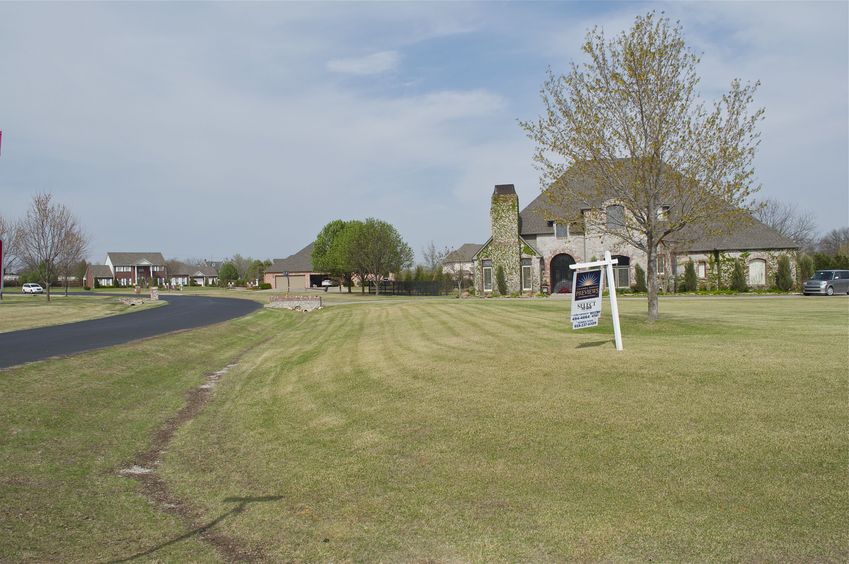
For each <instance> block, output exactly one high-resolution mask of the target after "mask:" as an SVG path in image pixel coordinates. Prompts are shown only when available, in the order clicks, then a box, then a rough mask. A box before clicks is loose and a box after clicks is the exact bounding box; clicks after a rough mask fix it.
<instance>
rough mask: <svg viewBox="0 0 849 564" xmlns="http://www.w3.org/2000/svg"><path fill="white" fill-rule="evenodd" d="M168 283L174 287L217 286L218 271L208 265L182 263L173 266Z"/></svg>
mask: <svg viewBox="0 0 849 564" xmlns="http://www.w3.org/2000/svg"><path fill="white" fill-rule="evenodd" d="M168 281H169V282H170V283H171V284H172V285H174V286H191V285H192V284H196V285H198V286H215V285H216V284H218V269H216V268H215V267H213V266H210V265H209V264H208V263H207V264H202V265H197V266H194V265H188V264H185V263H182V262H180V263H177V264H176V266H174V265H172V269H171V272H169V273H168Z"/></svg>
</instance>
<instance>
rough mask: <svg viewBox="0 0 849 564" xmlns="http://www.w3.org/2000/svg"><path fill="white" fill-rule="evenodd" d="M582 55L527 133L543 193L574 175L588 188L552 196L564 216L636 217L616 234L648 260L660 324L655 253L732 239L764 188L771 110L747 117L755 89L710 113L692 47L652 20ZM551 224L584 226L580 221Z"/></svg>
mask: <svg viewBox="0 0 849 564" xmlns="http://www.w3.org/2000/svg"><path fill="white" fill-rule="evenodd" d="M583 52H584V53H585V54H586V55H587V57H588V61H587V62H586V63H585V64H583V65H578V64H573V65H572V67H571V70H570V72H569V73H568V74H565V75H555V74H554V73H553V72H551V71H549V76H548V80H546V82H545V83H544V85H543V88H542V92H541V95H542V100H543V103H544V108H545V111H544V113H543V115H542V116H541V117H540V118H539V119H538V120H536V121H532V122H523V123H522V124H521V125H522V127H523V128H524V129H525V130H526V131H527V133H528V136H529V137H530V138H531V139H533V140H534V141H535V142H536V145H537V149H536V153H535V155H534V160H535V161H536V164H537V166H538V167H539V169H540V170H541V172H542V176H541V179H540V180H541V183H542V187H543V188H544V189H548V188H549V187H551V186H557V183H564V177H565V174H566V172H567V171H570V170H572V169H577V170H576V173H579V174H580V176H582V177H583V178H586V179H587V180H589V182H587V183H585V184H583V185H581V186H578V187H576V184H580V183H568V182H567V183H565V184H566V185H565V186H562V185H561V186H560V187H561V188H564V189H558V190H549V191H548V192H547V193H549V194H550V195H562V196H563V200H566V201H563V200H561V201H559V202H556V204H557V207H558V208H560V209H566V210H569V209H574V210H579V209H585V208H587V207H596V206H598V205H601V204H603V203H604V202H609V201H613V202H614V203H615V204H616V205H618V206H622V207H623V208H624V210H623V211H625V212H627V213H625V214H624V218H621V219H620V221H621V224H620V225H616V226H614V227H615V229H613V230H612V231H611V230H607V232H608V233H609V234H610V235H611V236H613V237H616V238H618V239H620V240H622V241H624V242H627V243H629V244H631V245H633V246H634V247H636V248H638V249H640V250H642V251H644V252H645V253H646V256H647V259H648V260H647V265H646V272H647V275H648V276H647V282H648V318H649V319H650V320H654V319H657V316H658V280H657V266H656V262H655V261H656V257H657V253H658V246H659V245H661V244H664V243H667V242H669V241H670V240H671V239H672V238H673V237H671V236H672V235H673V234H675V233H678V234H679V235H683V234H684V232H683V231H682V230H684V228H685V227H688V226H689V228H690V229H698V230H701V231H706V230H714V229H715V230H716V231H717V232H721V231H723V230H727V229H728V228H729V227H730V226H732V225H733V224H734V222H737V221H740V219H741V216H742V215H745V214H742V213H738V212H740V210H741V207H748V205H749V204H750V203H751V202H750V198H751V195H752V194H753V193H754V192H755V191H756V190H757V189H758V188H757V186H754V185H753V184H752V179H753V175H754V171H753V167H752V162H753V159H754V155H755V149H756V147H757V144H758V140H759V133H758V131H757V129H756V124H757V122H758V121H760V119H761V118H762V114H763V110H755V111H754V112H750V111H749V106H750V105H751V103H752V101H753V97H754V93H755V91H756V89H757V86H758V85H757V83H754V84H743V83H741V82H740V81H739V80H734V81H732V83H731V87H730V89H729V91H728V92H726V93H725V94H724V95H723V96H722V98H721V99H720V100H719V101H717V102H715V103H714V104H713V107H710V108H709V107H705V104H704V102H702V101H701V100H700V99H699V94H698V82H699V79H698V76H697V74H696V65H697V64H698V62H699V58H698V56H697V55H695V54H694V53H693V52H692V51H691V50H690V49H689V48H687V46H686V44H685V42H684V37H683V30H682V28H681V26H680V24H671V23H670V22H669V20H668V19H667V18H665V17H663V16H662V15H661V16H658V15H657V14H656V13H654V12H652V13H649V14H647V15H645V16H638V17H637V18H636V20H635V22H634V25H633V27H632V28H631V29H629V30H627V31H624V32H622V33H621V34H620V35H618V36H616V37H615V38H613V39H611V40H609V41H608V40H607V38H606V37H605V35H604V33H603V31H601V30H600V29H594V30H592V31H590V32H589V33H588V34H587V38H586V41H585V42H584V44H583ZM587 204H589V206H588V205H587ZM666 206H668V207H666ZM619 215H621V214H619ZM550 219H555V220H559V221H564V223H567V224H568V223H570V222H577V221H582V219H581V218H580V216H577V215H576V217H565V218H560V217H553V218H550ZM590 219H592V218H591V217H589V216H585V217H584V218H583V221H587V220H590ZM601 228H602V229H605V228H606V226H605V225H604V224H603V222H602V225H601Z"/></svg>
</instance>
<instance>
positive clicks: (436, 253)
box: [422, 241, 451, 275]
mask: <svg viewBox="0 0 849 564" xmlns="http://www.w3.org/2000/svg"><path fill="white" fill-rule="evenodd" d="M450 252H451V249H449V248H448V247H444V248H442V249H439V248H438V247H437V246H436V244H435V243H434V242H433V241H431V242H430V243H428V244H427V246H426V247H424V248H423V249H422V256H424V260H425V268H427V269H428V271H429V272H430V274H431V275H434V274H436V273H437V271H438V269H439V267H441V266H442V262H443V261H444V260H445V257H446V256H447V255H448V253H450Z"/></svg>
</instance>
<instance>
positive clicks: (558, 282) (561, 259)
mask: <svg viewBox="0 0 849 564" xmlns="http://www.w3.org/2000/svg"><path fill="white" fill-rule="evenodd" d="M570 264H575V259H574V258H572V255H568V254H565V253H564V254H560V255H556V256H555V257H554V258H553V259H551V267H550V268H551V272H550V277H549V278H550V280H551V293H552V294H566V293H569V292H571V291H572V272H573V271H572V269H570V268H569V265H570Z"/></svg>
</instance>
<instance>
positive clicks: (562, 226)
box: [554, 223, 569, 239]
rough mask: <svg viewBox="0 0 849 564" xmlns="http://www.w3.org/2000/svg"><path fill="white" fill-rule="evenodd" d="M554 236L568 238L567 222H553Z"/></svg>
mask: <svg viewBox="0 0 849 564" xmlns="http://www.w3.org/2000/svg"><path fill="white" fill-rule="evenodd" d="M554 237H555V238H557V239H568V238H569V224H568V223H555V224H554Z"/></svg>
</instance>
